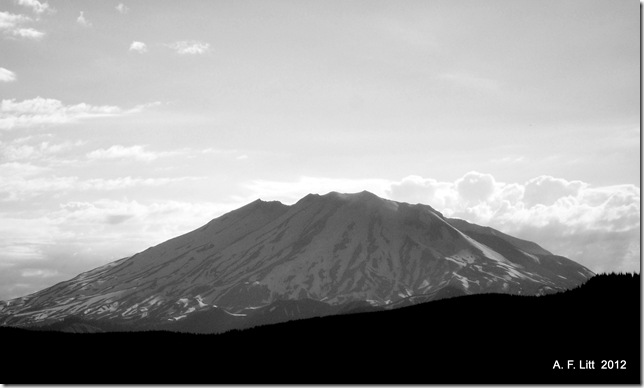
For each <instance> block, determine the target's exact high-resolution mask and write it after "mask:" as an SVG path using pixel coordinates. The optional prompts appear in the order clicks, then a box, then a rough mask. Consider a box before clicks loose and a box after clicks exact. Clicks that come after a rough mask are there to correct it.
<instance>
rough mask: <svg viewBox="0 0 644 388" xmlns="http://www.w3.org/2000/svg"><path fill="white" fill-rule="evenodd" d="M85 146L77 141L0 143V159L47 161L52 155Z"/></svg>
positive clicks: (17, 141)
mask: <svg viewBox="0 0 644 388" xmlns="http://www.w3.org/2000/svg"><path fill="white" fill-rule="evenodd" d="M83 144H85V142H83V141H81V140H78V141H75V142H72V141H64V142H61V143H51V142H48V141H41V142H36V143H34V142H31V143H30V144H28V142H27V141H20V139H19V140H16V141H13V142H2V141H0V158H1V159H4V160H6V161H12V162H13V161H24V160H29V161H36V160H39V161H40V160H49V159H50V158H51V157H52V156H53V155H56V154H59V153H61V152H64V151H68V150H70V149H72V148H74V147H78V146H80V145H83Z"/></svg>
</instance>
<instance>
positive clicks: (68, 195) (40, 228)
mask: <svg viewBox="0 0 644 388" xmlns="http://www.w3.org/2000/svg"><path fill="white" fill-rule="evenodd" d="M639 23H640V4H639V2H636V1H633V0H628V1H626V0H540V1H524V0H476V1H474V0H449V1H442V0H422V1H418V0H407V1H404V2H402V1H401V2H394V1H381V0H369V1H367V0H343V1H339V0H324V1H320V0H317V1H310V0H309V1H307V0H302V1H294V0H291V1H282V0H253V1H247V0H235V1H232V0H230V1H226V0H218V1H205V0H200V1H194V0H185V1H180V2H179V1H169V0H154V1H152V0H138V1H132V0H129V1H128V0H123V1H119V0H115V1H112V0H103V1H97V0H91V1H87V0H85V1H80V0H65V1H62V0H2V1H1V2H0V101H1V105H0V300H3V299H9V298H14V297H18V296H22V295H26V294H29V293H32V292H35V291H37V290H40V289H42V288H44V287H48V286H51V285H53V284H55V283H57V282H60V281H63V280H67V279H70V278H72V277H74V276H76V275H77V274H79V273H81V272H83V271H87V270H90V269H92V268H95V267H97V266H100V265H102V264H105V263H107V262H110V261H113V260H116V259H119V258H122V257H126V256H131V255H133V254H134V253H137V252H139V251H142V250H144V249H146V248H148V247H150V246H153V245H156V244H159V243H161V242H163V241H165V240H167V239H169V238H172V237H175V236H177V235H180V234H183V233H186V232H189V231H191V230H193V229H196V228H198V227H199V226H201V225H203V224H205V223H206V222H208V221H209V220H211V219H213V218H215V217H218V216H220V215H222V214H224V213H226V212H228V211H231V210H234V209H236V208H238V207H240V206H243V205H245V204H247V203H249V202H251V201H254V200H255V199H258V198H261V199H263V200H279V201H282V202H283V203H286V204H292V203H294V202H296V201H297V200H298V199H299V198H301V197H303V196H304V195H306V194H308V193H319V194H325V193H327V192H330V191H338V192H359V191H362V190H368V191H371V192H373V193H375V194H377V195H380V196H382V197H384V198H389V199H392V200H397V201H402V202H409V203H423V204H428V205H430V206H432V207H433V208H435V209H436V210H438V211H440V212H441V213H443V214H444V215H445V216H448V217H456V218H463V219H466V220H468V221H470V222H475V223H478V224H481V225H487V226H491V227H494V228H496V229H499V230H501V231H503V232H505V233H508V234H511V235H514V236H517V237H520V238H524V239H528V240H531V241H535V242H537V243H538V244H540V245H541V246H543V247H544V248H546V249H548V250H550V251H552V252H554V253H556V254H559V255H563V256H566V257H569V258H571V259H573V260H575V261H577V262H579V263H581V264H583V265H585V266H587V267H588V268H589V269H591V270H592V271H595V272H610V271H629V272H639V271H640V260H641V258H640V184H641V183H640V171H641V167H640V138H641V132H640V24H639Z"/></svg>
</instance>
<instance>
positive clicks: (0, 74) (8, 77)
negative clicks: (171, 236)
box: [0, 67, 16, 82]
mask: <svg viewBox="0 0 644 388" xmlns="http://www.w3.org/2000/svg"><path fill="white" fill-rule="evenodd" d="M15 80H16V73H14V72H13V71H11V70H7V69H5V68H4V67H0V82H13V81H15Z"/></svg>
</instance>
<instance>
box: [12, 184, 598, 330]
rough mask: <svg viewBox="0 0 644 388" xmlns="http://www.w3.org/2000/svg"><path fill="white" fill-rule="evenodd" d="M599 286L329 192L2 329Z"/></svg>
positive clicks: (252, 212) (399, 211)
mask: <svg viewBox="0 0 644 388" xmlns="http://www.w3.org/2000/svg"><path fill="white" fill-rule="evenodd" d="M459 228H460V229H459ZM461 229H462V230H461ZM522 248H523V249H522ZM531 252H532V253H531ZM592 274H593V273H592V272H591V271H589V270H588V269H587V268H585V267H583V266H581V265H579V264H577V263H574V262H573V261H571V260H568V259H566V258H563V257H561V256H556V255H552V254H551V253H550V252H548V251H547V250H545V249H543V248H541V247H539V246H538V245H537V244H535V243H531V242H529V241H526V240H520V239H517V238H515V237H512V236H509V235H506V234H504V233H501V232H499V231H496V230H494V229H491V228H486V227H481V226H478V225H475V224H470V223H467V222H465V221H459V220H455V219H448V218H445V217H444V216H443V215H442V214H441V213H440V212H438V211H436V210H435V209H433V208H432V207H431V206H429V205H423V204H413V205H412V204H408V203H404V202H396V201H392V200H387V199H383V198H380V197H378V196H376V195H374V194H372V193H370V192H367V191H363V192H360V193H355V194H345V193H338V192H330V193H327V194H324V195H318V194H309V195H307V196H305V197H303V198H301V199H300V200H299V201H297V202H296V203H294V204H293V205H290V206H289V205H284V204H282V203H280V202H278V201H262V200H256V201H253V202H251V203H249V204H247V205H245V206H242V207H240V208H238V209H235V210H233V211H231V212H228V213H226V214H224V215H222V216H220V217H217V218H215V219H213V220H211V221H210V222H208V223H206V224H205V225H203V226H202V227H200V228H197V229H195V230H194V231H192V232H188V233H185V234H183V235H181V236H177V237H175V238H172V239H170V240H168V241H165V242H163V243H160V244H157V245H155V246H153V247H150V248H148V249H146V250H144V251H142V252H139V253H137V254H135V255H133V256H130V257H127V258H123V259H120V260H117V261H114V262H112V263H108V264H106V265H104V266H102V267H98V268H95V269H93V270H91V271H87V272H85V273H83V274H80V275H78V276H76V277H74V278H73V279H70V280H69V281H66V282H62V283H59V284H57V285H54V286H52V287H50V288H48V289H45V290H41V291H39V292H36V293H34V294H31V295H28V296H25V297H22V298H16V299H13V300H10V301H6V302H0V324H4V325H18V326H20V325H34V324H36V325H38V324H46V323H50V322H52V321H55V320H60V319H62V318H64V317H66V316H70V315H78V316H82V317H86V318H92V319H110V320H121V321H128V320H137V319H144V318H146V319H157V320H159V321H177V320H181V319H185V318H186V317H187V316H188V315H189V314H191V313H194V312H195V311H202V310H208V309H215V308H216V309H222V310H224V311H225V312H227V313H229V314H243V311H244V310H248V309H255V308H260V307H262V306H267V305H269V304H271V303H274V302H276V301H279V300H303V299H310V300H314V301H319V302H324V303H327V304H330V305H343V304H345V303H351V302H355V301H364V302H367V303H369V304H371V305H373V306H387V305H395V304H397V303H398V302H400V301H402V300H404V299H406V298H409V297H412V296H415V297H418V299H419V300H421V299H422V300H427V299H431V297H429V296H428V295H441V293H440V292H439V291H440V290H441V289H443V288H445V289H446V291H445V292H447V290H448V287H451V288H453V289H454V290H460V292H462V293H464V294H472V293H485V292H505V293H517V294H521V293H524V294H542V293H547V292H554V291H556V290H563V289H567V288H571V287H573V286H575V285H577V284H580V283H581V282H583V281H584V280H586V279H587V278H589V277H590V276H592ZM445 292H443V293H445ZM450 292H451V293H454V292H456V293H459V291H453V292H452V291H450Z"/></svg>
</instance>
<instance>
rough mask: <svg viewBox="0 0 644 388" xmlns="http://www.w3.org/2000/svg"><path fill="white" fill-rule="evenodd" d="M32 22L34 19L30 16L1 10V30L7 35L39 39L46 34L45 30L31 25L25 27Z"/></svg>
mask: <svg viewBox="0 0 644 388" xmlns="http://www.w3.org/2000/svg"><path fill="white" fill-rule="evenodd" d="M31 22H33V19H32V18H30V17H28V16H25V15H17V14H12V13H9V12H2V11H0V32H2V34H3V35H5V36H8V37H18V38H26V39H33V40H39V39H41V38H42V37H43V36H45V33H44V32H41V31H38V30H36V29H34V28H31V27H23V25H24V24H26V23H31Z"/></svg>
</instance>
